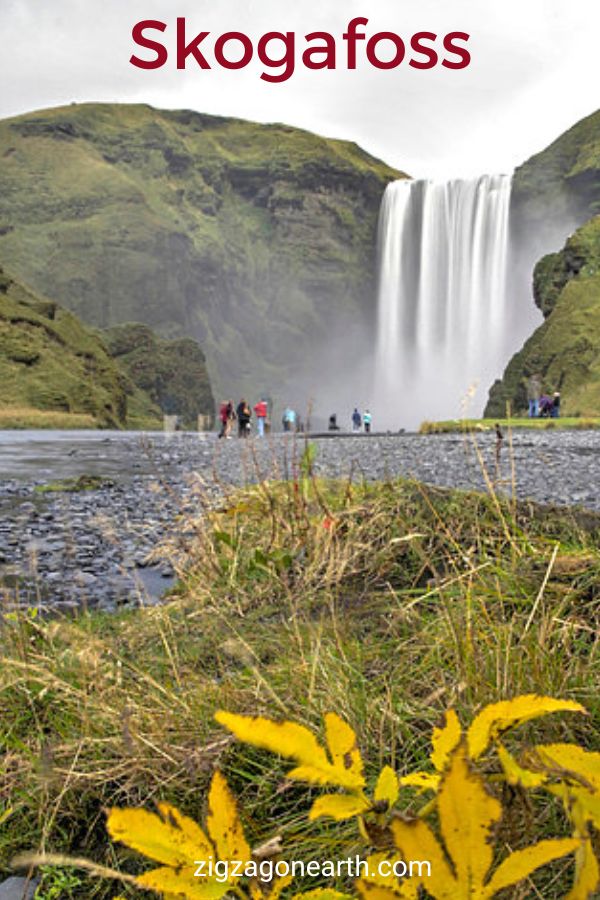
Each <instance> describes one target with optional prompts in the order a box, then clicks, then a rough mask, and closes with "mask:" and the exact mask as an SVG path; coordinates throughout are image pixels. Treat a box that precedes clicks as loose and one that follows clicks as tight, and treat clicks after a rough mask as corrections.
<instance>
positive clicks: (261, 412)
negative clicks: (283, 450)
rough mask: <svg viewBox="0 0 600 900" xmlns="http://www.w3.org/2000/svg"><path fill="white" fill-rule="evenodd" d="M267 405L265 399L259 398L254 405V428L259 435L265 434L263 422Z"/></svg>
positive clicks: (266, 413) (265, 419)
mask: <svg viewBox="0 0 600 900" xmlns="http://www.w3.org/2000/svg"><path fill="white" fill-rule="evenodd" d="M268 412H269V410H268V407H267V401H266V400H259V401H258V403H256V404H255V405H254V415H255V416H256V429H257V432H258V436H259V437H264V436H265V424H266V421H267V415H268Z"/></svg>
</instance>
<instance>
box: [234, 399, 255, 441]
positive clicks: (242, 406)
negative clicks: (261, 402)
mask: <svg viewBox="0 0 600 900" xmlns="http://www.w3.org/2000/svg"><path fill="white" fill-rule="evenodd" d="M251 418H252V412H251V410H250V407H249V406H248V404H247V403H246V401H245V400H240V402H239V403H238V407H237V420H238V437H241V438H246V437H248V435H249V434H250V419H251Z"/></svg>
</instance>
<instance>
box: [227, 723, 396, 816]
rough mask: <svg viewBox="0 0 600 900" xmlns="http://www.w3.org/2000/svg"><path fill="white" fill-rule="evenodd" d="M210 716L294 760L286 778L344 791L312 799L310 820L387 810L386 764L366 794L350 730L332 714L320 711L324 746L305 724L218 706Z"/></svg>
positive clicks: (390, 801)
mask: <svg viewBox="0 0 600 900" xmlns="http://www.w3.org/2000/svg"><path fill="white" fill-rule="evenodd" d="M215 718H216V720H217V722H219V723H220V724H221V725H224V726H225V727H226V728H228V729H229V730H230V731H231V732H232V733H233V734H234V735H235V736H236V737H237V738H238V739H239V740H241V741H244V742H245V743H246V744H252V745H253V746H255V747H262V748H263V749H265V750H270V751H271V752H272V753H277V754H278V755H279V756H284V757H286V758H289V759H293V760H295V761H296V763H297V765H296V767H295V768H293V769H292V770H291V771H290V772H288V773H287V777H288V778H292V779H294V780H297V781H306V782H308V783H309V784H319V785H331V786H332V787H339V788H344V789H345V790H346V792H347V793H345V794H325V795H324V796H322V797H318V798H317V799H316V800H315V801H314V803H313V805H312V807H311V810H310V812H309V818H310V819H317V818H319V817H321V816H328V817H329V818H332V819H335V820H337V821H341V820H343V819H350V818H353V817H354V816H360V815H362V814H363V813H365V812H367V811H369V810H376V811H378V810H381V811H384V810H387V809H388V808H391V807H392V806H393V805H394V804H395V803H396V802H397V800H398V778H397V776H396V773H395V772H394V770H393V769H392V768H390V766H385V767H384V768H383V769H382V770H381V772H380V774H379V778H378V779H377V784H376V785H375V790H374V793H373V796H372V797H371V798H369V797H368V796H367V794H366V793H365V787H366V782H365V777H364V766H363V761H362V757H361V755H360V751H359V749H358V746H357V741H356V734H355V733H354V731H353V730H352V728H351V727H350V726H349V725H348V724H347V723H346V722H344V720H343V719H341V718H340V717H339V716H338V715H337V714H336V713H333V712H330V713H326V714H325V717H324V720H325V746H323V745H322V744H320V743H319V742H318V740H317V739H316V737H315V736H314V734H313V733H312V732H311V731H310V730H309V729H308V728H306V727H305V726H304V725H298V724H296V723H295V722H274V721H273V720H272V719H265V718H262V717H260V716H239V715H235V714H233V713H229V712H225V711H224V710H219V712H217V713H216V715H215Z"/></svg>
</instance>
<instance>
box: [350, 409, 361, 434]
mask: <svg viewBox="0 0 600 900" xmlns="http://www.w3.org/2000/svg"><path fill="white" fill-rule="evenodd" d="M361 425H362V416H361V414H360V413H359V411H358V408H357V407H356V406H355V407H354V412H353V413H352V431H360V426H361Z"/></svg>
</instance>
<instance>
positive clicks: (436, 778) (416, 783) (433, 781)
mask: <svg viewBox="0 0 600 900" xmlns="http://www.w3.org/2000/svg"><path fill="white" fill-rule="evenodd" d="M440 781H441V776H440V775H438V774H437V773H435V772H411V773H410V774H409V775H403V776H402V778H400V779H399V782H400V784H401V785H402V786H403V787H416V788H420V789H421V790H422V791H437V789H438V788H439V786H440Z"/></svg>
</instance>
